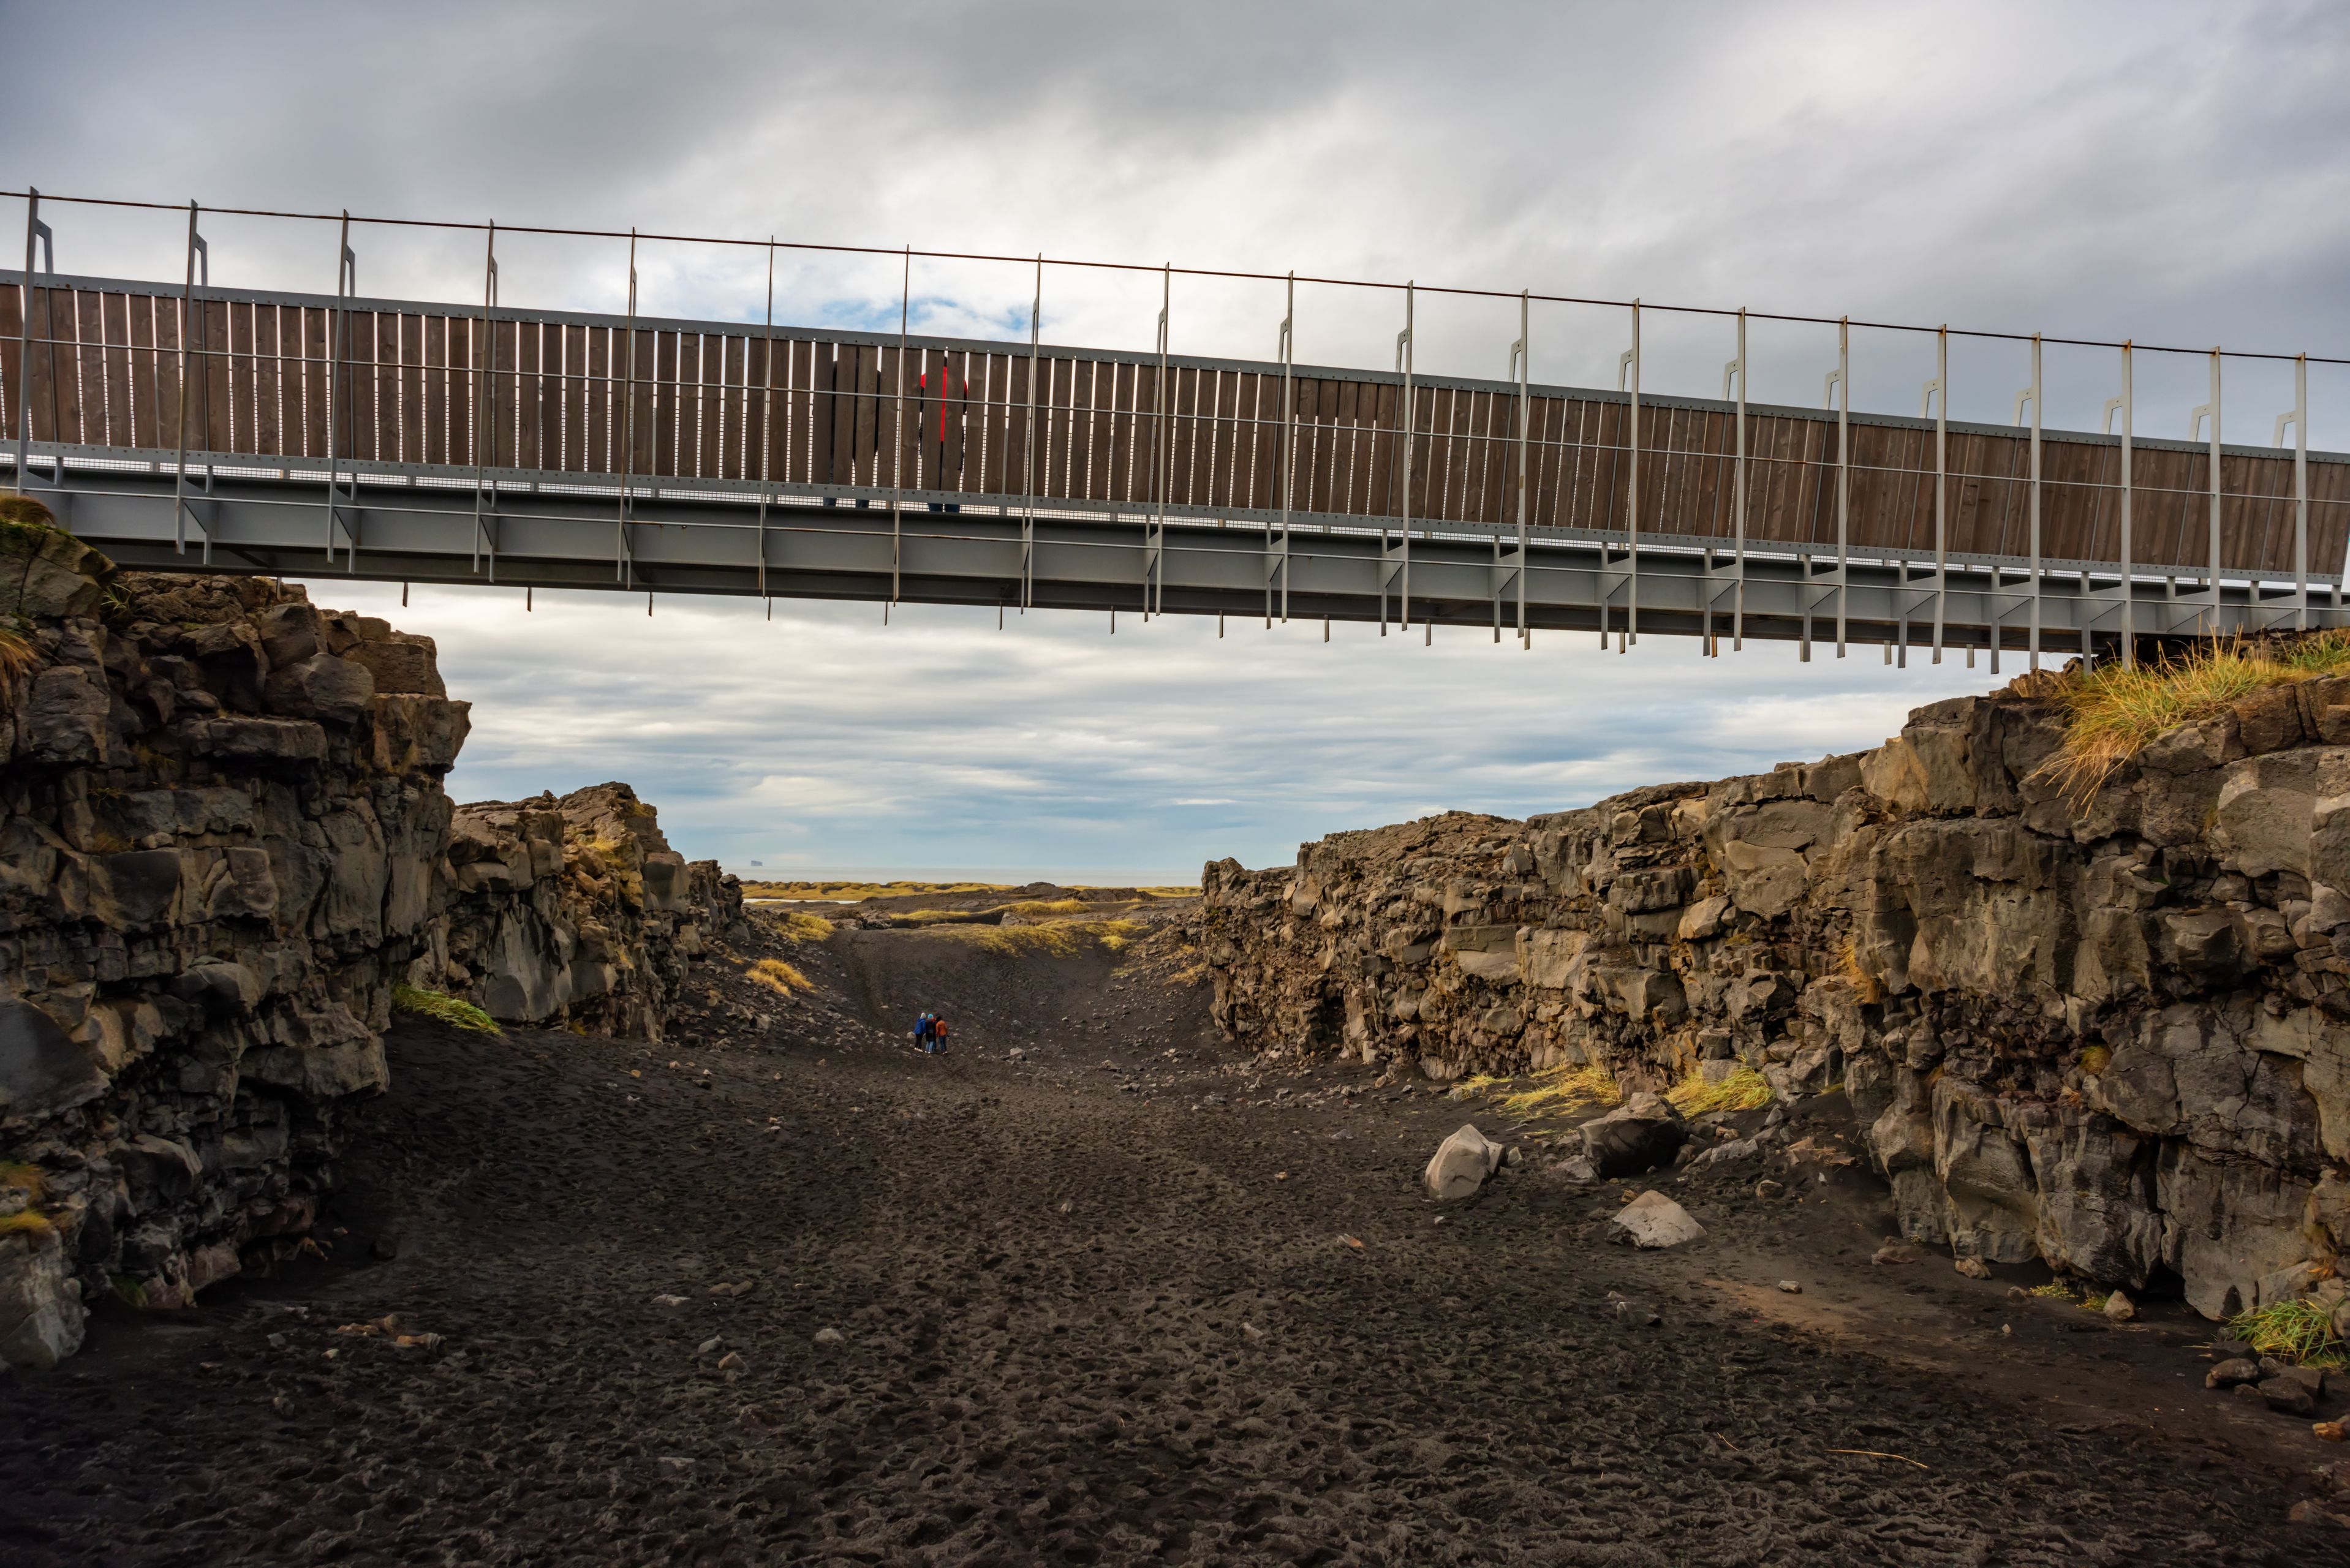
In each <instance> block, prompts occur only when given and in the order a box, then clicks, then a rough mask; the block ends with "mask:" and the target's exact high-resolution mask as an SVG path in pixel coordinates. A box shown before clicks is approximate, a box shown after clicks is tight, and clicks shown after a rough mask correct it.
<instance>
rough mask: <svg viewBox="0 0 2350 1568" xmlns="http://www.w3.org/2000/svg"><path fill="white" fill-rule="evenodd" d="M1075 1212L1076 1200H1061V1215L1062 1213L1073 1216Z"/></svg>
mask: <svg viewBox="0 0 2350 1568" xmlns="http://www.w3.org/2000/svg"><path fill="white" fill-rule="evenodd" d="M1076 1211H1077V1200H1076V1199H1074V1198H1064V1199H1061V1212H1062V1213H1064V1214H1075V1213H1076Z"/></svg>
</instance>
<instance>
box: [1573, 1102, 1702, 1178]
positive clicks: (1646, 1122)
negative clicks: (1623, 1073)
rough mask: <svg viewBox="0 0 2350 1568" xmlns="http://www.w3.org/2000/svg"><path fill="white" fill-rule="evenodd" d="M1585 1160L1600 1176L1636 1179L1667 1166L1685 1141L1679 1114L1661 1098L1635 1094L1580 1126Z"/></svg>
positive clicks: (1687, 1129) (1686, 1128) (1684, 1130)
mask: <svg viewBox="0 0 2350 1568" xmlns="http://www.w3.org/2000/svg"><path fill="white" fill-rule="evenodd" d="M1582 1133H1583V1153H1584V1158H1586V1159H1588V1160H1590V1161H1591V1164H1592V1167H1593V1168H1595V1169H1596V1170H1597V1171H1598V1172H1599V1174H1600V1175H1601V1176H1638V1174H1639V1173H1640V1172H1642V1171H1644V1170H1654V1169H1656V1168H1658V1167H1659V1166H1665V1165H1670V1164H1672V1162H1673V1158H1674V1157H1675V1156H1677V1155H1679V1153H1680V1151H1681V1145H1682V1144H1683V1143H1684V1142H1686V1141H1687V1140H1688V1137H1689V1127H1688V1126H1687V1125H1686V1124H1685V1123H1684V1122H1683V1121H1682V1120H1681V1114H1680V1112H1679V1111H1677V1110H1675V1109H1674V1108H1673V1106H1672V1102H1670V1101H1669V1100H1667V1099H1666V1098H1665V1097H1664V1096H1662V1095H1651V1094H1636V1095H1634V1096H1631V1097H1630V1098H1629V1099H1627V1100H1626V1101H1625V1102H1624V1103H1623V1104H1622V1105H1620V1106H1617V1107H1616V1108H1615V1109H1614V1110H1612V1111H1610V1112H1608V1113H1607V1115H1606V1116H1601V1117H1599V1118H1598V1119H1597V1120H1596V1121H1588V1122H1586V1123H1584V1124H1583V1127H1582Z"/></svg>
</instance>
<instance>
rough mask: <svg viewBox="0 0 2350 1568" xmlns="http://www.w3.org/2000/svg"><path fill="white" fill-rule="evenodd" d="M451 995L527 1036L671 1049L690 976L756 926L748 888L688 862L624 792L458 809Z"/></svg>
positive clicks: (453, 844) (448, 944) (604, 790)
mask: <svg viewBox="0 0 2350 1568" xmlns="http://www.w3.org/2000/svg"><path fill="white" fill-rule="evenodd" d="M449 888H450V896H449V900H448V913H447V918H446V920H445V922H444V928H445V933H446V935H445V940H444V942H443V944H442V951H441V955H440V957H441V962H440V970H439V973H440V978H441V981H442V984H443V985H444V987H445V989H447V990H449V991H451V992H454V993H456V994H459V995H462V996H463V997H465V998H466V999H467V1000H468V1001H470V1002H474V1003H476V1004H477V1005H479V1006H480V1007H481V1008H482V1009H483V1010H484V1012H488V1013H489V1014H490V1015H491V1016H492V1017H493V1018H496V1019H499V1020H500V1021H502V1022H505V1023H558V1022H560V1023H578V1024H580V1025H581V1026H583V1027H585V1028H589V1029H593V1030H596V1031H598V1032H599V1033H608V1034H618V1035H622V1036H627V1037H634V1038H643V1039H649V1040H658V1039H660V1037H661V1029H662V1024H663V1021H664V1020H665V1019H666V1018H667V1016H668V1013H669V1009H670V1005H671V1002H674V1001H675V1000H676V997H677V994H678V992H679V989H680V988H681V986H682V985H683V984H684V981H685V967H686V965H687V963H688V962H689V961H691V960H692V959H693V958H695V957H696V956H698V955H699V954H700V953H701V952H702V947H703V944H704V942H705V941H706V940H710V939H711V938H713V937H725V936H728V935H731V934H733V932H735V931H737V930H738V929H741V928H742V926H743V888H742V884H741V883H739V882H738V881H736V880H735V879H734V878H733V877H722V876H721V875H720V874H719V870H718V863H717V862H716V861H714V860H697V861H693V862H691V863H689V862H688V861H687V860H686V858H685V857H683V856H681V855H680V854H678V853H677V852H676V851H675V850H673V849H671V847H670V846H669V840H668V839H666V838H665V837H663V836H661V831H660V820H659V818H658V816H657V815H656V814H655V812H654V809H653V807H651V806H650V805H647V804H646V803H644V802H643V801H640V800H639V799H638V798H637V794H636V792H635V791H634V790H632V789H630V788H629V786H628V785H627V784H595V785H591V786H590V787H588V788H587V789H582V790H575V791H573V792H572V793H571V794H567V795H565V796H564V797H563V798H562V799H560V800H557V799H556V797H555V796H554V795H552V794H546V795H541V796H540V797H538V798H537V799H536V800H527V801H518V802H510V803H501V802H495V801H490V802H484V803H482V804H480V805H463V806H459V807H458V808H457V813H456V817H455V820H454V822H453V824H452V832H451V836H450V842H449Z"/></svg>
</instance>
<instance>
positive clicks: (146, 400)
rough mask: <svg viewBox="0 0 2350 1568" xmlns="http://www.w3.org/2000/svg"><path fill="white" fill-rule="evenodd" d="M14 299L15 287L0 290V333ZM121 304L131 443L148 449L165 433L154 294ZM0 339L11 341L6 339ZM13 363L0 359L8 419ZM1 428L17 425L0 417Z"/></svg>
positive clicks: (13, 389)
mask: <svg viewBox="0 0 2350 1568" xmlns="http://www.w3.org/2000/svg"><path fill="white" fill-rule="evenodd" d="M15 298H16V294H15V291H14V290H11V289H0V333H5V332H6V331H8V330H9V329H10V327H12V326H13V323H11V322H10V321H9V320H8V317H9V316H10V314H11V312H10V311H9V309H8V306H10V305H11V304H12V303H14V301H15ZM124 305H125V306H126V308H127V311H128V317H129V318H128V320H127V321H126V322H125V324H124V335H123V341H124V342H125V343H127V344H129V345H130V347H129V348H128V349H127V350H126V351H125V359H126V367H127V370H128V374H129V377H130V444H131V445H132V446H134V447H143V448H146V449H147V450H149V451H153V450H155V449H156V448H157V447H158V446H159V445H161V444H162V436H163V434H164V431H163V428H162V424H161V410H160V407H159V405H158V403H157V401H156V393H155V382H156V369H157V368H156V363H155V358H156V356H155V296H153V295H151V294H132V295H128V296H125V297H124ZM0 341H11V342H13V340H8V339H0ZM13 363H14V361H13V360H6V359H0V383H5V385H6V386H7V388H8V389H9V390H8V397H9V400H10V410H11V411H10V414H9V416H8V418H9V420H13V419H14V418H15V417H16V416H15V412H14V408H15V398H16V377H15V375H14V374H13V373H12V372H11V371H10V370H9V369H7V367H8V366H9V365H11V364H13ZM0 429H5V430H6V431H9V432H10V433H11V434H13V433H14V432H15V429H16V427H15V426H14V425H13V424H11V423H9V422H8V421H6V420H0Z"/></svg>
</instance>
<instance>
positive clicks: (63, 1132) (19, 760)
mask: <svg viewBox="0 0 2350 1568" xmlns="http://www.w3.org/2000/svg"><path fill="white" fill-rule="evenodd" d="M37 532H39V533H44V534H46V533H47V531H37ZM0 554H5V553H0ZM25 554H26V557H27V561H28V563H29V564H27V565H26V566H25V567H24V568H23V576H22V577H21V578H20V579H19V580H20V581H21V583H22V584H23V585H24V586H23V587H22V588H21V589H18V590H17V594H18V597H17V598H16V605H15V612H16V616H17V618H18V620H19V624H21V625H24V626H26V627H28V628H29V629H30V637H31V640H32V643H33V645H34V649H35V651H36V655H37V656H38V659H39V663H38V664H37V665H36V668H34V669H33V670H28V671H26V672H25V673H24V674H23V675H21V676H20V677H19V678H18V679H17V680H15V681H14V682H12V683H11V686H10V688H9V691H8V694H7V696H8V701H7V703H6V711H5V721H6V722H5V723H4V724H0V755H4V756H5V758H6V763H7V766H6V773H5V781H6V782H5V785H4V786H0V1158H5V1159H6V1160H9V1161H12V1162H19V1163H24V1164H28V1165H31V1166H34V1167H36V1168H38V1169H39V1170H40V1172H41V1179H42V1185H43V1189H44V1191H43V1195H42V1198H41V1202H40V1210H41V1211H42V1212H43V1213H44V1214H45V1215H46V1216H47V1220H48V1222H49V1226H50V1227H51V1229H50V1231H49V1240H50V1241H51V1242H53V1243H54V1245H53V1246H51V1247H50V1248H48V1249H47V1250H46V1251H45V1250H44V1249H43V1248H41V1247H33V1248H31V1249H29V1250H26V1249H16V1250H15V1251H10V1252H9V1253H7V1254H5V1255H0V1297H9V1298H11V1303H10V1305H9V1307H8V1308H7V1310H6V1311H5V1312H0V1317H10V1316H18V1317H20V1318H21V1322H20V1323H19V1324H17V1325H16V1326H15V1327H13V1328H12V1327H9V1326H8V1325H7V1324H0V1334H7V1335H9V1336H10V1337H9V1338H8V1345H9V1346H10V1348H8V1349H5V1350H0V1356H5V1357H7V1358H8V1359H11V1360H15V1359H18V1358H19V1357H20V1356H27V1357H29V1358H31V1359H33V1360H36V1361H38V1360H42V1359H46V1358H50V1357H52V1356H53V1355H55V1354H59V1353H62V1352H61V1349H60V1347H63V1348H64V1349H69V1348H70V1347H71V1345H70V1344H68V1342H69V1341H71V1342H78V1325H79V1321H80V1312H81V1305H80V1300H79V1299H78V1298H82V1297H94V1296H95V1295H97V1294H98V1293H102V1292H106V1291H114V1292H116V1293H119V1294H120V1295H123V1296H124V1297H126V1298H128V1299H130V1300H132V1301H135V1302H139V1303H145V1304H148V1305H172V1304H177V1303H183V1302H185V1301H186V1300H187V1299H189V1297H190V1296H191V1294H192V1293H193V1292H194V1291H195V1290H197V1289H199V1288H201V1287H202V1286H203V1285H204V1284H206V1283H209V1282H212V1281H213V1280H215V1279H218V1278H221V1277H224V1275H225V1274H228V1273H233V1272H235V1270H236V1268H237V1266H238V1262H237V1259H238V1254H239V1251H240V1250H241V1249H248V1248H259V1249H263V1250H266V1249H267V1248H268V1247H269V1246H270V1245H272V1244H273V1243H274V1242H276V1241H285V1242H286V1244H288V1245H290V1244H292V1242H293V1241H298V1240H299V1239H300V1238H301V1237H302V1235H303V1234H305V1233H306V1232H307V1230H308V1228H309V1226H310V1223H311V1221H312V1219H313V1217H314V1214H315V1210H316V1203H317V1194H318V1193H319V1192H320V1191H321V1190H322V1189H323V1188H324V1186H325V1183H326V1179H327V1177H328V1172H329V1169H330V1161H331V1158H332V1156H333V1153H334V1150H335V1147H336V1142H337V1138H338V1133H339V1127H340V1122H341V1114H340V1107H341V1106H342V1104H343V1103H344V1102H346V1101H348V1098H349V1097H350V1096H356V1095H363V1094H369V1093H372V1092H374V1091H376V1090H378V1089H380V1088H381V1087H382V1086H383V1084H384V1081H385V1077H384V1062H383V1047H382V1040H381V1034H382V1031H383V1029H384V1028H385V1027H386V1025H387V1024H388V1023H389V1021H390V993H391V987H392V984H393V982H394V981H398V980H400V979H403V978H405V977H406V976H407V975H408V973H409V972H410V970H411V967H412V965H413V964H414V962H415V961H417V960H418V959H420V958H421V957H423V956H424V955H426V954H427V953H428V952H429V950H430V949H431V944H432V918H433V915H434V911H435V904H434V899H433V898H432V877H433V875H434V868H436V867H438V866H439V865H440V864H441V861H442V850H443V846H444V845H445V843H446V839H447V834H448V825H449V811H450V808H449V802H448V798H447V796H446V795H445V794H443V793H442V786H441V777H442V774H444V773H445V772H447V770H448V768H449V766H450V764H451V763H453V762H454V761H455V760H456V756H457V749H458V747H459V745H460V744H461V743H462V742H463V740H464V735H465V728H466V706H465V704H463V703H462V702H452V701H448V700H447V699H446V698H445V697H421V696H416V695H411V694H403V693H398V692H383V691H378V690H377V689H376V688H375V686H374V683H373V681H372V680H371V678H370V677H369V672H368V670H367V668H366V666H365V665H364V664H363V663H360V662H359V661H358V660H356V659H351V658H349V657H348V655H349V654H351V653H352V652H354V651H355V650H357V649H360V648H362V647H364V646H367V645H369V644H371V643H385V644H393V643H396V644H399V645H400V646H402V647H403V648H405V649H409V650H411V657H413V658H415V659H420V660H421V661H424V662H427V663H429V662H430V661H431V659H432V645H431V643H430V642H429V641H428V640H426V639H403V638H402V637H401V636H400V634H399V633H397V632H394V631H392V630H391V628H390V627H388V626H385V625H384V624H383V623H381V622H380V621H371V620H369V619H367V618H363V617H358V616H348V615H338V614H336V613H334V612H331V611H321V610H319V609H317V608H315V607H312V606H311V605H310V604H309V603H307V600H306V599H305V598H304V597H303V595H302V594H301V592H300V590H299V589H297V588H289V587H284V586H282V585H279V584H276V583H274V582H269V581H266V580H262V579H253V578H246V579H233V578H225V577H212V578H197V577H176V576H172V577H167V576H152V575H146V574H137V573H120V574H111V575H110V576H105V575H104V574H105V564H104V562H103V561H102V559H100V558H97V557H95V556H93V555H92V554H91V553H90V552H88V550H87V548H86V547H84V546H81V545H78V544H76V543H74V542H72V541H70V539H69V537H68V536H66V535H55V534H47V537H46V538H44V539H42V540H40V542H39V547H38V548H37V549H34V550H31V551H28V552H25ZM5 565H8V563H7V562H6V561H5V559H0V566H5ZM75 573H80V574H83V576H82V577H81V578H80V579H78V580H80V581H81V582H82V587H80V588H78V589H77V588H74V587H70V586H69V585H68V583H67V582H66V580H65V578H66V576H71V575H73V574H75ZM60 574H63V575H60ZM99 576H104V580H103V581H102V582H101V581H100V580H99ZM0 597H5V593H0ZM273 649H275V650H276V653H275V655H274V654H273V651H272V650H273ZM19 1252H21V1253H22V1255H21V1256H19V1255H17V1254H18V1253H19Z"/></svg>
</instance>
